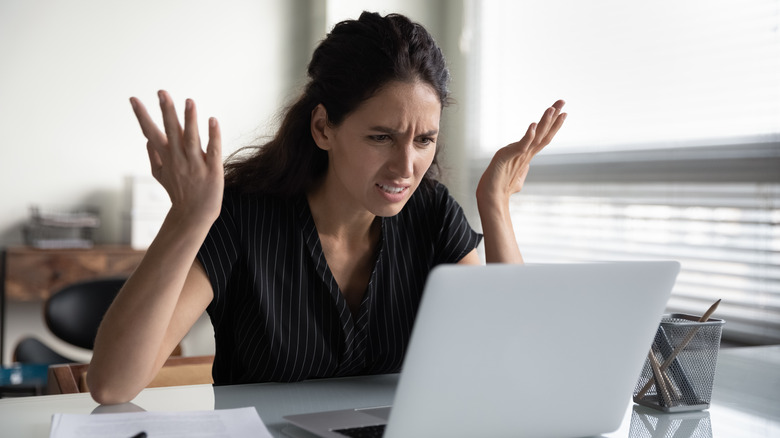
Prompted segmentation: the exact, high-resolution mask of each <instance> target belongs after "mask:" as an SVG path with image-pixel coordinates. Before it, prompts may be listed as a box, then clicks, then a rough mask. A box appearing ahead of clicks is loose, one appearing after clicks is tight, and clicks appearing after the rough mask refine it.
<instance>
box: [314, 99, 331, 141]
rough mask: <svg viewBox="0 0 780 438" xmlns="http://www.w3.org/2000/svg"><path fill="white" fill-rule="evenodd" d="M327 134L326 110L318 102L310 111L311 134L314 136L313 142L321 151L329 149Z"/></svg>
mask: <svg viewBox="0 0 780 438" xmlns="http://www.w3.org/2000/svg"><path fill="white" fill-rule="evenodd" d="M328 134H329V129H328V112H327V111H326V110H325V107H324V106H323V105H322V104H319V105H317V106H316V107H315V108H314V109H313V110H312V111H311V136H312V138H314V143H317V146H318V147H319V148H320V149H322V150H323V151H327V150H330V141H329V140H330V137H329V135H328Z"/></svg>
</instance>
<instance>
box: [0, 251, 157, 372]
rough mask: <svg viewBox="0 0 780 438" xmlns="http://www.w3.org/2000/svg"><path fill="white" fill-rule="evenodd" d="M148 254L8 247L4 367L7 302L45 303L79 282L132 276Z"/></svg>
mask: <svg viewBox="0 0 780 438" xmlns="http://www.w3.org/2000/svg"><path fill="white" fill-rule="evenodd" d="M143 255H144V251H139V250H134V249H132V248H131V247H129V246H118V245H117V246H96V247H94V248H90V249H37V248H32V247H28V246H13V247H8V248H6V249H5V250H4V251H3V253H2V257H0V364H2V363H4V362H3V352H4V347H5V316H6V314H5V312H6V305H5V304H6V301H7V300H12V301H41V302H42V301H44V300H45V299H46V298H48V297H49V296H51V294H53V293H56V292H57V291H58V290H60V289H61V288H63V287H65V286H67V285H69V284H71V283H75V282H78V281H82V280H90V279H93V278H102V277H118V276H129V275H130V274H131V273H132V272H133V270H135V268H136V267H137V266H138V264H139V263H140V262H141V258H143Z"/></svg>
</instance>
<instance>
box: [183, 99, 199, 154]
mask: <svg viewBox="0 0 780 438" xmlns="http://www.w3.org/2000/svg"><path fill="white" fill-rule="evenodd" d="M182 148H184V153H185V154H186V155H187V156H188V157H190V158H193V159H194V158H200V157H202V155H203V149H202V148H201V144H200V133H199V132H198V112H197V110H196V109H195V102H193V101H192V99H187V100H186V101H185V104H184V138H183V144H182Z"/></svg>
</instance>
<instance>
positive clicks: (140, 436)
mask: <svg viewBox="0 0 780 438" xmlns="http://www.w3.org/2000/svg"><path fill="white" fill-rule="evenodd" d="M130 438H146V432H143V431H141V432H138V433H137V434H135V435H133V436H131V437H130Z"/></svg>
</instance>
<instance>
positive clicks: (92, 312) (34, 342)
mask: <svg viewBox="0 0 780 438" xmlns="http://www.w3.org/2000/svg"><path fill="white" fill-rule="evenodd" d="M126 280H127V279H126V278H103V279H97V280H88V281H82V282H79V283H74V284H71V285H69V286H65V287H64V288H62V289H61V290H59V291H58V292H56V293H54V294H52V295H51V296H50V297H49V298H48V299H47V300H46V302H45V304H44V320H45V321H46V326H47V327H48V328H49V330H51V332H52V333H53V334H54V335H55V336H57V337H58V338H60V339H62V340H63V341H65V342H67V343H69V344H72V345H75V346H77V347H81V348H85V349H88V350H91V349H93V348H94V346H95V336H96V335H97V330H98V326H100V321H101V320H102V319H103V315H105V313H106V311H107V310H108V307H109V306H110V305H111V302H113V301H114V298H115V297H116V295H117V293H118V292H119V289H121V288H122V285H123V284H124V283H125V281H126ZM14 360H15V361H16V362H19V363H42V364H59V363H73V362H78V361H76V360H73V359H70V358H67V357H65V356H62V355H60V354H59V353H57V352H56V351H54V350H53V349H51V348H50V347H49V346H47V345H45V344H44V343H43V342H41V341H40V340H38V339H36V338H34V337H27V338H25V339H22V340H21V341H19V343H18V344H17V346H16V349H15V350H14Z"/></svg>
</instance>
